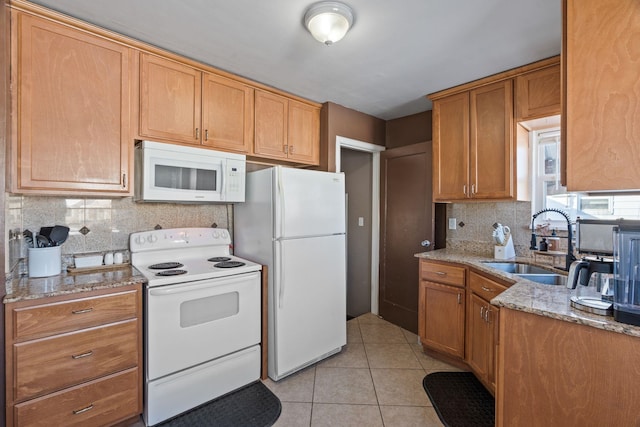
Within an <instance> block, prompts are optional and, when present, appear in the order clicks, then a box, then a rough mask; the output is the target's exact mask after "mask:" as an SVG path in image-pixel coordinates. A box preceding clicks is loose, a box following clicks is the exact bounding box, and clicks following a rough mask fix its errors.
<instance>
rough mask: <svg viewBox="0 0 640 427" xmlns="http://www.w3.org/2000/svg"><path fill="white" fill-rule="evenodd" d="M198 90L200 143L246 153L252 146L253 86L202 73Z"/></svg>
mask: <svg viewBox="0 0 640 427" xmlns="http://www.w3.org/2000/svg"><path fill="white" fill-rule="evenodd" d="M203 86H204V90H203V93H202V96H203V98H202V128H203V132H204V134H203V136H202V144H203V145H206V146H210V147H214V148H222V149H225V150H232V151H237V152H240V153H248V152H249V151H250V149H251V147H252V146H253V88H251V87H249V86H246V85H244V84H242V83H240V82H236V81H233V80H229V79H226V78H224V77H220V76H216V75H214V74H205V75H204V78H203Z"/></svg>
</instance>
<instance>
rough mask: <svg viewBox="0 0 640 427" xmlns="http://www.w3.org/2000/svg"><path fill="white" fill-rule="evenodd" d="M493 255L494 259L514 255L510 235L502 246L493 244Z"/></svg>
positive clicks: (512, 256)
mask: <svg viewBox="0 0 640 427" xmlns="http://www.w3.org/2000/svg"><path fill="white" fill-rule="evenodd" d="M493 257H494V258H495V259H511V258H515V257H516V250H515V248H514V247H513V240H511V235H509V236H507V243H505V244H504V246H498V245H496V246H494V248H493Z"/></svg>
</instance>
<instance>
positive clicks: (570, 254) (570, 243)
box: [529, 208, 576, 271]
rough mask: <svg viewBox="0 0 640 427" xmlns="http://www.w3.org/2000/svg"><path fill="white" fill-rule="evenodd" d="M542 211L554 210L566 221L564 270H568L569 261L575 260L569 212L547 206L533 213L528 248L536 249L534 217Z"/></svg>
mask: <svg viewBox="0 0 640 427" xmlns="http://www.w3.org/2000/svg"><path fill="white" fill-rule="evenodd" d="M544 212H556V213H558V214H560V215H562V216H563V217H564V219H565V220H566V221H567V255H566V257H565V268H564V270H566V271H569V267H570V266H571V263H572V262H573V261H575V260H576V257H575V256H574V255H573V230H572V229H571V218H569V214H567V213H566V212H565V211H563V210H560V209H555V208H547V209H542V210H540V211H538V212H536V213H535V214H533V217H532V218H531V246H530V247H529V249H531V250H536V249H538V247H537V239H536V232H535V228H534V223H535V221H536V218H537V217H538V216H539V215H540V214H542V213H544Z"/></svg>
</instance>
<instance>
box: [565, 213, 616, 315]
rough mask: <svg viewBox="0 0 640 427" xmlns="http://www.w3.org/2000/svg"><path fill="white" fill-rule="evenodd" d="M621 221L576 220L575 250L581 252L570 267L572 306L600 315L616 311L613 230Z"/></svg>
mask: <svg viewBox="0 0 640 427" xmlns="http://www.w3.org/2000/svg"><path fill="white" fill-rule="evenodd" d="M619 224H620V221H619V220H618V221H609V220H591V219H580V218H578V220H577V221H576V249H577V251H578V252H579V253H580V254H581V255H582V256H581V259H580V260H578V261H574V262H573V263H572V264H571V266H570V267H569V277H568V278H567V287H568V288H570V289H575V294H574V295H572V296H571V299H570V301H571V306H572V307H573V308H576V309H578V310H583V311H588V312H590V313H594V314H599V315H608V316H610V315H612V314H613V295H614V289H613V273H614V262H613V246H614V244H613V229H614V228H615V227H616V226H617V225H619Z"/></svg>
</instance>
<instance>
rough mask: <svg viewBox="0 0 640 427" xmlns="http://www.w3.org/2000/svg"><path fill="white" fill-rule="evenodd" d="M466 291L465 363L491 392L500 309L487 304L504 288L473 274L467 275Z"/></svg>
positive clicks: (493, 385)
mask: <svg viewBox="0 0 640 427" xmlns="http://www.w3.org/2000/svg"><path fill="white" fill-rule="evenodd" d="M469 288H470V293H469V305H468V310H467V333H466V350H467V351H466V361H467V364H468V365H469V367H470V368H471V369H472V370H473V372H474V373H475V374H476V376H477V377H478V378H479V379H480V381H482V383H483V384H484V385H485V387H487V389H489V391H490V392H491V393H495V389H496V384H495V371H496V357H495V355H496V344H497V342H498V318H499V315H500V308H499V307H496V306H493V305H491V303H490V301H491V299H492V298H493V297H495V296H496V295H498V294H499V293H501V292H502V291H504V290H506V289H507V288H506V286H503V285H501V284H499V283H497V282H495V281H493V280H491V279H489V278H487V277H485V276H482V275H480V274H477V273H476V272H474V271H471V272H470V273H469Z"/></svg>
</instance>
